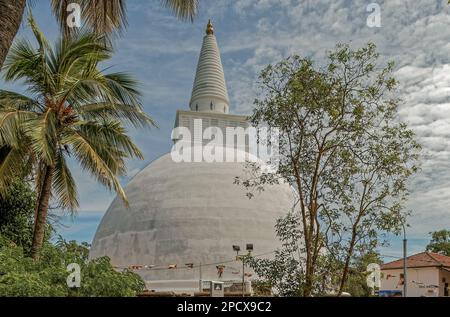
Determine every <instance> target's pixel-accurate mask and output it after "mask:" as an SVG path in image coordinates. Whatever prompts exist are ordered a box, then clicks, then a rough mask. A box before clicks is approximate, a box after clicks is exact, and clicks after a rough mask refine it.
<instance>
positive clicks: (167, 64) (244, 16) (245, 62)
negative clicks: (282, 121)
mask: <svg viewBox="0 0 450 317" xmlns="http://www.w3.org/2000/svg"><path fill="white" fill-rule="evenodd" d="M48 2H49V1H45V0H44V1H35V4H34V7H33V11H34V12H35V15H36V19H37V20H38V22H39V24H40V25H41V27H42V29H43V30H44V32H45V33H46V34H47V36H48V37H49V38H50V39H54V38H56V36H57V35H58V29H57V27H56V24H55V22H54V18H53V17H52V15H51V14H50V8H49V3H48ZM446 2H447V0H420V1H417V0H386V1H381V0H379V1H377V2H375V1H373V0H369V1H367V0H334V1H328V0H207V1H206V0H203V1H201V5H202V6H201V10H200V14H199V16H198V17H197V18H196V20H195V22H194V23H184V22H180V21H178V20H176V19H175V18H174V17H173V16H172V15H171V14H170V12H168V11H167V10H166V9H164V8H162V7H161V6H160V1H148V0H128V1H127V4H128V20H129V25H128V27H127V29H126V31H125V32H124V33H123V35H122V37H121V38H118V39H117V40H116V41H115V47H116V50H117V52H116V54H115V56H114V58H113V60H112V63H111V64H112V65H113V70H114V71H128V72H131V73H133V74H134V75H135V76H136V77H137V78H138V79H139V80H140V82H141V89H142V91H143V93H144V104H145V110H146V111H147V112H148V113H149V114H151V115H152V116H153V117H154V118H155V119H156V120H157V122H158V123H159V126H160V128H159V129H158V130H156V129H153V130H142V131H132V132H131V133H132V135H133V136H134V138H135V140H136V142H137V144H138V145H139V146H140V147H141V148H142V150H143V152H144V154H145V160H144V161H130V164H129V171H130V173H129V177H128V178H125V179H123V180H122V182H123V184H126V183H127V182H128V181H129V180H130V178H131V177H132V176H133V175H135V174H136V173H137V172H138V171H139V170H140V169H142V168H143V167H145V166H146V165H147V164H149V163H150V162H151V161H152V160H154V159H155V158H157V157H159V156H160V155H162V154H164V153H166V152H168V151H169V150H170V146H171V143H170V132H171V129H172V127H173V122H174V118H175V111H176V110H177V109H187V108H188V102H189V99H190V93H191V89H192V83H193V80H194V75H195V68H196V63H197V60H198V54H199V51H200V47H201V43H202V38H203V34H204V30H205V26H206V22H207V20H208V18H211V19H213V21H214V25H215V29H216V36H217V39H218V42H219V46H220V48H221V52H222V61H223V66H224V70H225V76H226V79H227V86H228V90H229V94H230V99H231V105H232V111H233V112H234V113H238V114H246V113H249V112H250V111H251V108H252V102H253V99H254V96H255V91H256V89H255V88H256V86H255V80H256V78H257V75H258V72H259V71H260V70H261V69H262V68H263V67H264V66H265V65H267V64H268V63H273V62H276V61H278V60H280V59H281V58H283V57H287V56H289V55H291V54H293V53H296V54H300V55H303V56H308V57H311V58H313V59H314V60H316V61H317V62H318V63H320V62H321V61H322V60H323V57H324V54H325V52H326V51H327V50H330V49H333V47H334V46H335V45H336V43H338V42H342V43H351V45H353V46H354V47H358V46H362V45H364V44H365V43H367V42H374V43H375V44H376V45H377V46H378V49H379V52H380V53H381V54H382V58H383V59H384V60H393V61H395V62H396V65H397V66H396V75H397V78H398V79H399V80H400V81H401V93H402V95H403V99H404V103H403V105H402V107H401V113H400V115H401V118H402V120H404V121H407V122H408V123H409V124H410V126H411V127H412V128H413V129H414V131H415V132H416V133H417V135H418V137H419V139H420V141H421V143H422V144H423V146H424V156H423V168H422V172H421V173H420V174H419V175H417V176H416V177H415V179H414V181H413V182H412V184H411V188H412V194H411V198H410V201H409V205H408V208H409V209H410V210H411V211H412V217H411V218H410V221H409V222H410V225H411V227H410V228H409V230H408V231H409V238H410V251H411V252H415V251H421V250H422V249H423V247H424V245H425V244H426V242H427V240H428V232H430V231H432V230H437V229H443V228H447V229H450V210H449V209H448V206H449V205H450V16H449V13H450V6H447V5H446ZM371 3H376V4H378V6H379V8H380V15H381V26H380V27H369V26H368V23H367V19H368V16H369V15H370V14H371V12H368V6H369V5H370V4H371ZM18 36H19V37H24V36H27V37H29V32H28V31H27V28H26V26H25V25H24V26H23V27H22V29H21V30H20V32H19V35H18ZM0 86H2V87H7V88H8V89H14V90H22V89H23V88H22V87H21V86H20V85H18V84H15V85H5V84H4V83H3V82H1V81H0ZM74 171H75V174H76V178H77V180H78V184H79V194H80V201H81V202H82V203H81V208H80V211H79V213H78V215H77V217H76V218H75V219H73V220H72V219H69V218H67V217H64V218H62V219H61V221H62V225H61V226H60V227H59V232H60V233H61V234H62V235H63V236H64V237H65V238H67V239H77V240H80V241H81V240H83V241H91V240H92V237H93V235H94V233H95V229H96V227H97V225H98V223H99V221H100V219H101V217H102V215H103V214H104V212H105V211H106V209H107V208H108V205H109V204H110V202H111V201H112V199H113V195H112V194H110V193H108V192H106V191H105V190H104V189H102V188H101V187H100V186H99V185H97V184H96V183H95V182H94V181H93V180H92V179H91V178H90V177H89V176H88V175H83V174H81V173H80V172H79V169H78V168H77V167H76V166H74ZM399 242H400V240H399V239H398V238H392V246H391V247H390V248H389V249H386V250H383V252H384V253H385V254H393V255H398V254H399V253H400V245H399Z"/></svg>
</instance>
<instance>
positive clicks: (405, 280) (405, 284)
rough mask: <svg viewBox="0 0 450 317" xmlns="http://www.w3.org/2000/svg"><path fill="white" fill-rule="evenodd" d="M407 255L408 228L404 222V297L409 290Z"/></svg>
mask: <svg viewBox="0 0 450 317" xmlns="http://www.w3.org/2000/svg"><path fill="white" fill-rule="evenodd" d="M406 257H407V240H406V228H405V223H403V297H406V295H407V290H408V286H407V284H408V279H407V276H406V274H407V272H406V271H407V270H406V269H407V267H406Z"/></svg>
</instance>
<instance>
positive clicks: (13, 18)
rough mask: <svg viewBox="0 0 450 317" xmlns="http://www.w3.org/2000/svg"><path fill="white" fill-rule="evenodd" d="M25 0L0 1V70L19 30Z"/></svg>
mask: <svg viewBox="0 0 450 317" xmlns="http://www.w3.org/2000/svg"><path fill="white" fill-rule="evenodd" d="M25 4H26V0H0V70H1V68H2V66H3V63H4V62H5V58H6V55H7V54H8V51H9V48H10V47H11V44H12V42H13V40H14V37H15V36H16V34H17V31H18V30H19V27H20V23H21V22H22V16H23V12H24V10H25Z"/></svg>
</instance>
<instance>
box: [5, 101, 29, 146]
mask: <svg viewBox="0 0 450 317" xmlns="http://www.w3.org/2000/svg"><path fill="white" fill-rule="evenodd" d="M36 116H37V115H36V113H34V112H31V111H25V110H17V109H0V146H5V145H6V146H10V147H12V148H15V149H17V148H19V147H20V146H22V143H23V142H24V137H25V134H24V125H25V124H26V122H27V121H28V120H32V119H35V118H36Z"/></svg>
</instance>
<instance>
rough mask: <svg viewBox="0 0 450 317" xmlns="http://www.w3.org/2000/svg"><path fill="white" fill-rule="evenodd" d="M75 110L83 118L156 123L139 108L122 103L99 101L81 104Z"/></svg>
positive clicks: (139, 123) (145, 124)
mask: <svg viewBox="0 0 450 317" xmlns="http://www.w3.org/2000/svg"><path fill="white" fill-rule="evenodd" d="M77 112H78V113H79V114H80V116H81V117H83V119H85V120H96V119H99V118H100V119H104V120H120V121H122V122H124V123H127V122H128V123H130V124H132V125H133V126H149V125H150V126H154V127H157V126H158V125H157V123H156V122H155V121H154V120H153V118H152V117H150V116H149V115H148V114H146V113H145V112H144V111H142V110H141V109H139V108H136V107H133V106H132V105H128V104H122V103H109V102H99V103H93V104H87V105H82V106H81V107H79V109H77Z"/></svg>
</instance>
